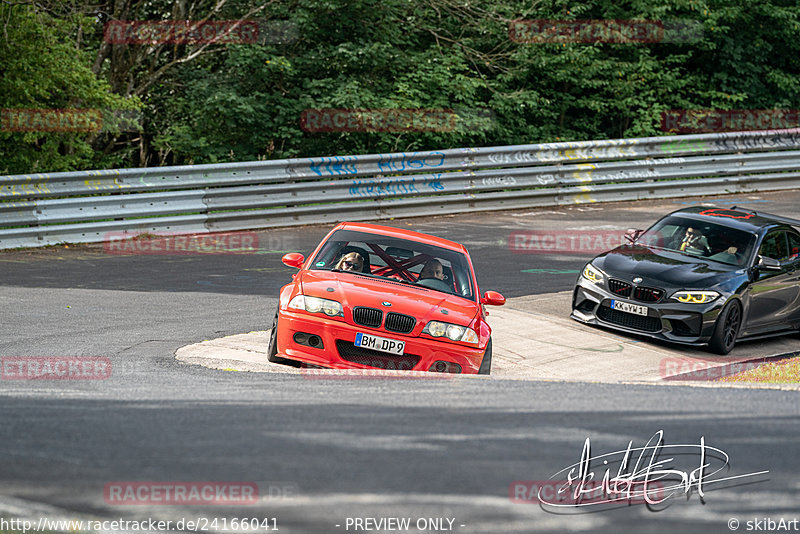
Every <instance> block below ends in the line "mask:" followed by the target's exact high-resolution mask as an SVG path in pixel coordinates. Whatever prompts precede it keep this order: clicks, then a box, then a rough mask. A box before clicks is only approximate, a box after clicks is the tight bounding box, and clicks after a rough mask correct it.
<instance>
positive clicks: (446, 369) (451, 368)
mask: <svg viewBox="0 0 800 534" xmlns="http://www.w3.org/2000/svg"><path fill="white" fill-rule="evenodd" d="M428 371H431V372H434V373H453V374H459V373H461V366H460V365H458V364H457V363H453V362H443V361H442V360H437V361H435V362H433V365H431V367H430V369H428Z"/></svg>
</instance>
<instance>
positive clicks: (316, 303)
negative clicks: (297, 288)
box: [289, 295, 344, 317]
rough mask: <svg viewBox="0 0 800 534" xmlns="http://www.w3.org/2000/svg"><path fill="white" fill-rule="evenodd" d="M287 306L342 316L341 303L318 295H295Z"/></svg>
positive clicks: (331, 315) (332, 315) (310, 311)
mask: <svg viewBox="0 0 800 534" xmlns="http://www.w3.org/2000/svg"><path fill="white" fill-rule="evenodd" d="M289 308H292V309H295V310H305V311H307V312H309V313H324V314H325V315H327V316H328V317H342V316H344V313H343V312H342V305H341V304H340V303H339V302H337V301H335V300H328V299H321V298H318V297H309V296H308V295H296V296H295V297H294V298H293V299H292V300H291V302H289Z"/></svg>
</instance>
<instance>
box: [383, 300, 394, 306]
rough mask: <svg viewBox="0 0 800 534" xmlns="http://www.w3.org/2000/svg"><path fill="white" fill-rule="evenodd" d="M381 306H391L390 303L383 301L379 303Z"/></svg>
mask: <svg viewBox="0 0 800 534" xmlns="http://www.w3.org/2000/svg"><path fill="white" fill-rule="evenodd" d="M381 304H383V305H384V306H391V305H392V303H391V302H386V301H385V300H384V301H383V302H381Z"/></svg>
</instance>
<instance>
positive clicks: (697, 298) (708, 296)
mask: <svg viewBox="0 0 800 534" xmlns="http://www.w3.org/2000/svg"><path fill="white" fill-rule="evenodd" d="M718 297H719V293H717V292H716V291H678V292H677V293H675V294H674V295H672V298H673V299H675V300H677V301H678V302H683V303H684V304H706V303H708V302H712V301H714V300H716V299H717V298H718Z"/></svg>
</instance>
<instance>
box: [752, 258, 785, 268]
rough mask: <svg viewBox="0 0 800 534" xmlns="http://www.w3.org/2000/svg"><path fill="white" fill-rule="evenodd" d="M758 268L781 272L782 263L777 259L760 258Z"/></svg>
mask: <svg viewBox="0 0 800 534" xmlns="http://www.w3.org/2000/svg"><path fill="white" fill-rule="evenodd" d="M756 266H757V267H758V268H759V269H762V270H764V271H780V270H781V262H779V261H778V260H776V259H775V258H768V257H767V256H759V257H758V263H757V264H756Z"/></svg>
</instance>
